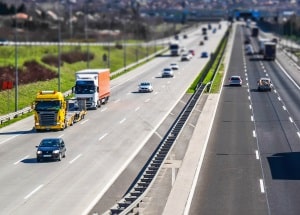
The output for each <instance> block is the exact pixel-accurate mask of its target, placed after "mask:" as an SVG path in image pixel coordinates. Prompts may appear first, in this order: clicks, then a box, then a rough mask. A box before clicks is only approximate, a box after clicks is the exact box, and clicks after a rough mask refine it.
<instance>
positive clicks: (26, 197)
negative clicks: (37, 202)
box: [24, 184, 44, 199]
mask: <svg viewBox="0 0 300 215" xmlns="http://www.w3.org/2000/svg"><path fill="white" fill-rule="evenodd" d="M43 186H44V185H43V184H41V185H39V186H38V187H37V188H35V189H34V190H33V191H32V192H31V193H29V194H28V195H27V196H25V197H24V199H28V198H29V197H30V196H32V195H33V194H34V193H36V192H37V191H38V190H39V189H41V188H42V187H43Z"/></svg>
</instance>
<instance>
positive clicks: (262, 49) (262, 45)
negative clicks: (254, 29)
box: [258, 38, 271, 55]
mask: <svg viewBox="0 0 300 215" xmlns="http://www.w3.org/2000/svg"><path fill="white" fill-rule="evenodd" d="M267 42H271V39H269V38H259V39H258V46H259V50H258V54H261V55H263V54H264V52H265V43H267Z"/></svg>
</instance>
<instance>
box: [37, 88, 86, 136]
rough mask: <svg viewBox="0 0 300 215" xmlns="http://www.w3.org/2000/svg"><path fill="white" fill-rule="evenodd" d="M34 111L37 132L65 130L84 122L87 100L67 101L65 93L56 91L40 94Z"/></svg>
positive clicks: (46, 91)
mask: <svg viewBox="0 0 300 215" xmlns="http://www.w3.org/2000/svg"><path fill="white" fill-rule="evenodd" d="M32 109H33V112H34V128H35V130H36V131H37V132H38V131H46V130H64V129H65V128H67V127H68V126H72V125H73V124H74V123H76V122H78V121H80V120H82V119H83V118H84V116H85V114H86V105H85V100H77V99H76V100H75V99H73V100H66V99H65V97H64V95H63V93H61V92H58V91H54V90H45V91H40V92H38V93H37V95H36V98H35V100H34V102H33V104H32Z"/></svg>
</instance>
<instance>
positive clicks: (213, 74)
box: [187, 34, 229, 93]
mask: <svg viewBox="0 0 300 215" xmlns="http://www.w3.org/2000/svg"><path fill="white" fill-rule="evenodd" d="M228 35H229V34H226V35H225V36H224V38H223V39H222V41H221V43H220V44H219V46H218V48H217V49H216V50H217V51H216V53H215V54H217V56H216V57H211V58H210V60H209V62H208V63H207V64H206V65H205V67H204V68H203V70H202V71H201V72H200V73H199V75H198V76H197V78H196V79H195V80H194V82H193V83H192V84H191V86H190V87H189V89H188V90H187V93H194V92H195V90H196V87H197V85H198V84H199V83H203V84H208V83H211V86H210V87H211V91H210V92H211V93H217V92H219V90H220V87H221V83H222V78H223V73H224V64H223V63H222V62H221V61H222V57H223V53H224V50H225V48H226V45H227V41H228Z"/></svg>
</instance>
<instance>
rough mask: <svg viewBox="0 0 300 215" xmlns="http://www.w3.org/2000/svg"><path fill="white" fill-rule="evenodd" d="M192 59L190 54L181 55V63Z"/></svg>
mask: <svg viewBox="0 0 300 215" xmlns="http://www.w3.org/2000/svg"><path fill="white" fill-rule="evenodd" d="M192 57H193V56H192V55H191V54H190V53H184V54H183V55H181V61H190V60H191V59H192Z"/></svg>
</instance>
